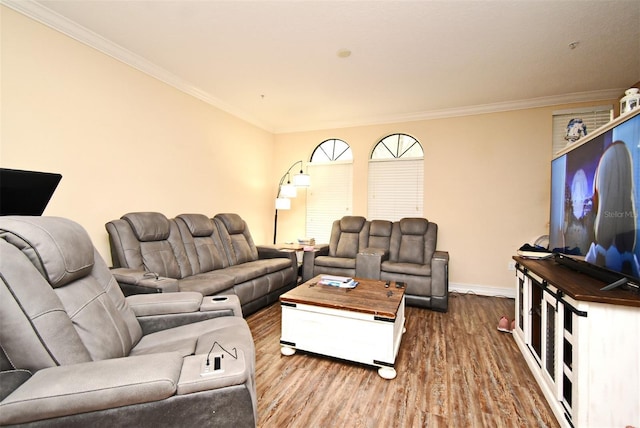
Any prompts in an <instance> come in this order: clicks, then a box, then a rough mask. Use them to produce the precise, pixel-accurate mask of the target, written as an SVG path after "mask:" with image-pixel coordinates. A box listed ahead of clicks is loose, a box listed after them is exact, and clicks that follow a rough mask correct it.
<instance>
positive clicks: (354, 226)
mask: <svg viewBox="0 0 640 428" xmlns="http://www.w3.org/2000/svg"><path fill="white" fill-rule="evenodd" d="M365 221H367V219H366V218H364V217H360V216H344V217H342V218H341V219H340V230H341V231H343V232H349V233H359V232H360V231H361V230H362V227H363V226H364V222H365Z"/></svg>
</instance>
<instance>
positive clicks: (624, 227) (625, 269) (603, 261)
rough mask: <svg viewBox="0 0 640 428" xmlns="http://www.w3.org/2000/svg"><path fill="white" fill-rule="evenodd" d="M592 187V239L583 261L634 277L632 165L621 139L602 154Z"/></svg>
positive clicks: (636, 265)
mask: <svg viewBox="0 0 640 428" xmlns="http://www.w3.org/2000/svg"><path fill="white" fill-rule="evenodd" d="M594 187H595V189H594V198H593V199H594V205H595V206H596V207H597V208H596V210H597V214H596V221H595V242H593V243H592V244H591V247H590V248H589V252H588V253H587V256H586V261H588V262H590V263H594V264H596V265H599V266H604V267H607V268H609V269H613V270H616V271H619V272H622V273H625V274H628V275H632V276H636V277H637V276H639V274H638V273H639V271H640V267H639V264H638V258H637V257H636V254H635V247H636V215H637V213H636V208H635V202H634V197H633V166H632V163H631V154H630V153H629V150H628V149H627V146H626V145H625V144H624V143H623V142H622V141H616V142H614V143H612V144H611V145H610V146H609V147H607V149H606V150H605V151H604V153H603V154H602V157H601V158H600V163H599V164H598V169H597V171H596V177H595V180H594Z"/></svg>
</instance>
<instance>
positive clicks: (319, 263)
mask: <svg viewBox="0 0 640 428" xmlns="http://www.w3.org/2000/svg"><path fill="white" fill-rule="evenodd" d="M369 226H370V223H369V222H368V221H367V219H366V218H364V217H360V216H345V217H342V218H341V219H340V220H336V221H334V222H333V224H332V226H331V237H330V238H329V245H320V246H318V247H317V250H316V251H308V252H305V253H304V256H303V267H302V269H303V274H302V277H303V280H304V281H307V280H309V279H311V278H313V277H314V276H316V275H320V274H330V275H342V276H350V277H352V276H355V275H356V256H357V255H358V253H359V252H360V251H362V250H364V249H365V248H367V247H368V246H369Z"/></svg>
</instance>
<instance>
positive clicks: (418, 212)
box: [367, 158, 424, 221]
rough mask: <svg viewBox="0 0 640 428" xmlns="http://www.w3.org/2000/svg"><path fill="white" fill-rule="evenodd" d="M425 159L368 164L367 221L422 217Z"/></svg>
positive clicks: (375, 161)
mask: <svg viewBox="0 0 640 428" xmlns="http://www.w3.org/2000/svg"><path fill="white" fill-rule="evenodd" d="M423 199H424V159H401V158H400V159H394V160H370V161H369V189H368V198H367V200H368V205H367V207H368V209H367V218H368V219H369V220H376V219H378V220H389V221H397V220H400V219H401V218H403V217H423V215H422V212H423Z"/></svg>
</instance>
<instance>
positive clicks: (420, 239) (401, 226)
mask: <svg viewBox="0 0 640 428" xmlns="http://www.w3.org/2000/svg"><path fill="white" fill-rule="evenodd" d="M437 232H438V226H437V225H436V224H435V223H430V222H429V221H428V220H427V219H425V218H403V219H401V220H400V221H398V222H395V223H394V224H393V230H392V233H391V246H390V249H389V260H390V261H393V262H402V263H415V264H429V263H430V262H429V261H430V260H431V258H432V256H433V252H434V251H435V249H436V240H437Z"/></svg>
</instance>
